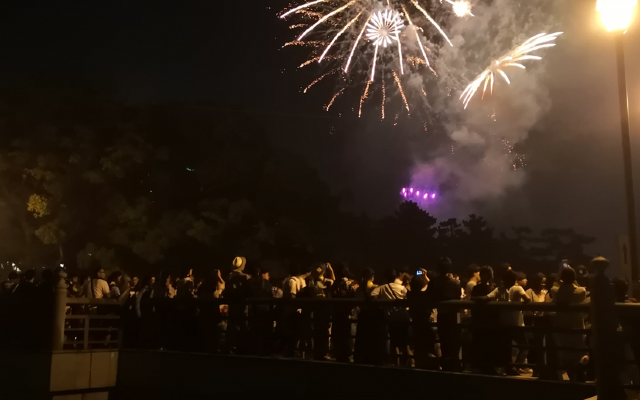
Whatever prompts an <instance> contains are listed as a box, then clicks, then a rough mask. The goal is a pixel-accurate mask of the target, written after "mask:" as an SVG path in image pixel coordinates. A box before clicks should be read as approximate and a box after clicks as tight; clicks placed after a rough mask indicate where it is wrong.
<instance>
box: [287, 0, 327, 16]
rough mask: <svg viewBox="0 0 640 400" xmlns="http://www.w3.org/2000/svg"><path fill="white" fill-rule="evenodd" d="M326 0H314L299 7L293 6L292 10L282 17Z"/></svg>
mask: <svg viewBox="0 0 640 400" xmlns="http://www.w3.org/2000/svg"><path fill="white" fill-rule="evenodd" d="M325 1H326V0H316V1H312V2H310V3H307V4H303V5H301V6H299V7H296V8H292V9H291V10H289V11H287V12H286V13H284V14H282V15H281V16H280V18H283V19H284V18H287V16H289V15H291V14H293V13H294V12H296V11H300V10H302V9H305V8H307V7H311V6H312V5H314V4H318V3H322V2H325Z"/></svg>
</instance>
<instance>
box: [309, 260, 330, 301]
mask: <svg viewBox="0 0 640 400" xmlns="http://www.w3.org/2000/svg"><path fill="white" fill-rule="evenodd" d="M325 275H327V276H325ZM335 280H336V277H335V274H334V272H333V268H332V267H331V264H329V263H319V264H317V265H316V266H315V268H313V270H312V271H311V275H310V276H309V279H308V282H309V285H307V286H308V289H309V294H310V296H309V297H311V298H318V297H321V298H325V297H331V288H332V286H333V283H334V282H335Z"/></svg>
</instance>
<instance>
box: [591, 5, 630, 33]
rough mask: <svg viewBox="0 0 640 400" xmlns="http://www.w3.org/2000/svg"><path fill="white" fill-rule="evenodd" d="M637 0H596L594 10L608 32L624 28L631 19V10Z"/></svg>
mask: <svg viewBox="0 0 640 400" xmlns="http://www.w3.org/2000/svg"><path fill="white" fill-rule="evenodd" d="M637 1H638V0H598V2H597V3H596V11H598V12H599V13H600V21H601V22H602V25H604V27H605V28H607V30H608V31H609V32H611V31H620V30H626V29H627V28H628V27H629V24H631V20H632V19H633V11H634V8H635V6H636V3H637Z"/></svg>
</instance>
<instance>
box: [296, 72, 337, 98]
mask: <svg viewBox="0 0 640 400" xmlns="http://www.w3.org/2000/svg"><path fill="white" fill-rule="evenodd" d="M335 73H336V70H335V69H334V70H332V71H329V72H327V73H326V74H324V75H322V76H320V77H319V78H317V79H316V80H315V81H313V82H311V84H310V85H309V86H307V87H306V88H305V89H304V90H303V91H302V93H307V90H309V89H311V87H312V86H313V85H315V84H316V83H318V82H320V81H321V80H323V79H324V78H325V77H327V76H329V75H331V74H335Z"/></svg>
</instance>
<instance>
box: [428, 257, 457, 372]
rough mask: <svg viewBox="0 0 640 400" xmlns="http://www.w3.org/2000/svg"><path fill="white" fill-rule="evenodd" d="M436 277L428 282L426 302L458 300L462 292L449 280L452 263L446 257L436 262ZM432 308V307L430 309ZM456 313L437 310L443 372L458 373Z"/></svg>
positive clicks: (451, 279) (455, 283)
mask: <svg viewBox="0 0 640 400" xmlns="http://www.w3.org/2000/svg"><path fill="white" fill-rule="evenodd" d="M437 268H438V276H437V277H436V278H434V279H433V280H431V282H429V287H428V288H427V296H426V297H427V301H428V302H429V304H431V305H435V304H436V303H438V302H441V301H447V300H460V297H461V295H462V292H461V290H460V282H459V281H457V280H455V279H453V278H450V277H449V276H448V274H450V273H451V268H452V263H451V260H450V259H449V258H447V257H442V258H441V259H440V260H439V261H438V266H437ZM432 308H433V307H432ZM458 315H459V314H458V312H457V311H441V310H438V338H439V339H440V349H441V352H442V357H441V365H442V369H443V370H447V371H460V370H461V369H462V366H461V364H460V359H459V353H460V345H461V337H460V331H459V330H458V328H457V326H456V325H457V324H458Z"/></svg>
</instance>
